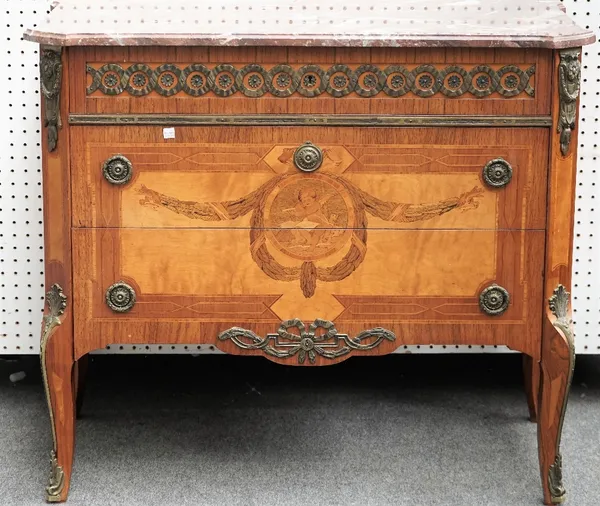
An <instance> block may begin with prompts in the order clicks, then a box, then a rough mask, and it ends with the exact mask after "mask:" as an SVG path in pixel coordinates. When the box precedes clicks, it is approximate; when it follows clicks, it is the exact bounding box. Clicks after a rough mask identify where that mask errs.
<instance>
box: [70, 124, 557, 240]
mask: <svg viewBox="0 0 600 506" xmlns="http://www.w3.org/2000/svg"><path fill="white" fill-rule="evenodd" d="M71 134H72V147H73V149H72V153H73V155H72V162H73V167H74V170H73V171H72V174H73V176H72V177H73V186H72V188H73V223H74V226H76V227H131V228H156V227H158V228H162V227H169V228H219V229H221V228H254V229H261V228H272V229H281V230H287V229H304V230H305V232H304V233H303V234H304V235H305V236H307V237H308V236H309V235H311V234H310V233H309V230H317V229H344V230H348V229H357V228H358V229H364V228H369V229H453V230H454V229H469V230H470V229H485V230H489V229H531V230H535V229H542V228H544V224H545V214H546V176H547V174H546V173H547V155H545V153H547V151H548V135H549V132H548V130H547V129H543V128H529V129H525V128H514V129H508V128H505V129H499V128H487V129H482V128H385V129H384V128H375V127H362V128H361V127H347V128H326V127H285V128H270V127H264V126H263V127H260V126H256V127H210V128H209V127H176V128H175V138H174V139H165V138H164V135H163V129H162V128H161V127H158V126H156V127H154V126H146V127H139V128H135V127H124V126H122V127H113V128H105V127H72V128H71ZM305 141H310V142H311V143H312V144H313V146H310V145H308V146H305V145H304V143H305ZM313 155H315V156H317V157H318V158H319V160H320V166H318V167H316V170H314V171H312V172H311V171H310V169H312V168H315V167H308V171H307V166H303V163H304V162H302V160H301V158H302V157H303V156H309V158H310V157H311V156H313ZM298 157H300V158H298ZM310 163H312V162H311V161H310V160H309V164H310ZM280 235H281V236H289V235H290V234H289V233H284V232H281V234H280ZM321 235H322V233H321V232H317V233H313V234H312V238H311V239H310V240H315V241H318V238H317V236H321ZM347 235H348V237H349V234H347ZM297 236H298V234H296V233H294V236H293V237H291V238H290V237H288V239H281V240H282V241H284V242H286V241H288V242H289V241H292V242H293V241H294V240H295V239H294V237H297ZM298 237H299V236H298ZM348 237H347V238H348ZM271 240H276V238H275V237H271ZM298 240H300V239H298ZM307 240H309V239H307Z"/></svg>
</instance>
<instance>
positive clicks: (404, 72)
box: [86, 63, 536, 98]
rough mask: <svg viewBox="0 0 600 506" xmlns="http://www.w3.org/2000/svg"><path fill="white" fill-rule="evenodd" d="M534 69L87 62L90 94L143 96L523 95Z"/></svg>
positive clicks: (531, 88)
mask: <svg viewBox="0 0 600 506" xmlns="http://www.w3.org/2000/svg"><path fill="white" fill-rule="evenodd" d="M535 69H536V68H535V65H532V66H531V67H528V68H521V67H519V66H517V65H505V66H503V67H501V68H499V69H494V68H492V67H491V66H489V65H478V66H476V67H472V68H468V67H463V66H460V65H451V66H447V67H436V66H435V65H420V66H418V67H416V68H414V69H412V70H409V69H407V68H406V67H404V66H402V65H390V66H387V67H386V68H379V67H377V66H376V65H370V64H368V65H361V66H359V67H357V68H351V67H349V66H348V65H344V64H336V65H333V66H331V67H321V66H319V65H304V66H302V67H300V68H297V69H296V68H293V67H291V66H290V65H286V64H279V65H274V66H272V67H265V66H263V65H259V64H256V63H252V64H249V65H245V66H244V67H242V68H240V69H238V68H236V67H235V66H234V65H230V64H220V65H216V66H215V67H213V68H209V67H208V66H206V65H203V64H200V63H194V64H191V65H187V66H178V65H175V64H171V63H165V64H163V65H160V66H159V67H156V68H152V67H150V66H149V65H146V64H144V63H136V64H133V65H130V66H126V67H125V66H121V65H119V64H116V63H106V64H104V65H102V66H101V67H99V68H95V67H93V66H92V65H89V64H88V65H87V66H86V70H87V73H88V74H90V75H91V77H92V82H91V83H90V85H89V86H88V88H87V93H88V94H91V93H94V92H95V91H97V90H99V91H100V92H102V93H103V94H105V95H119V94H121V93H123V92H125V93H128V94H129V95H133V96H143V95H147V94H149V93H151V92H152V91H155V92H156V93H158V94H160V95H162V96H166V97H168V96H171V95H175V94H177V93H180V92H183V93H185V94H187V95H190V96H193V97H198V96H201V95H204V94H206V93H208V92H210V91H212V92H213V93H215V94H216V95H218V96H221V97H229V96H231V95H234V94H236V93H240V94H242V95H245V96H247V97H251V98H258V97H262V96H263V95H265V94H269V95H272V96H275V97H289V96H291V95H293V94H295V93H298V94H299V95H302V96H303V97H308V98H310V97H316V96H319V95H321V94H323V93H326V94H328V95H330V96H332V97H336V98H337V97H344V96H346V95H349V94H351V93H356V94H357V95H360V96H362V97H373V96H376V95H380V94H385V95H387V96H389V97H401V96H403V95H406V94H408V93H412V94H414V95H417V96H419V97H424V98H427V97H432V96H435V95H443V96H446V97H449V98H454V97H460V96H462V95H465V94H468V95H471V96H474V97H477V98H485V97H488V96H490V95H492V94H493V93H498V94H500V95H501V96H503V97H505V98H510V97H515V96H517V95H521V94H525V95H528V96H531V97H533V96H535V90H534V86H533V82H532V81H533V80H532V79H531V77H532V76H533V75H534V74H535Z"/></svg>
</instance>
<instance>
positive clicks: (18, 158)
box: [0, 0, 600, 355]
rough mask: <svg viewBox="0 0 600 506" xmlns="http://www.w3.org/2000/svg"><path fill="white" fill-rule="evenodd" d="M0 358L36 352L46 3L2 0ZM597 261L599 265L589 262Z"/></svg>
mask: <svg viewBox="0 0 600 506" xmlns="http://www.w3.org/2000/svg"><path fill="white" fill-rule="evenodd" d="M0 3H1V4H2V6H1V10H0V22H1V26H2V29H3V33H2V34H1V35H0V37H1V39H0V40H2V43H1V44H0V70H2V72H1V74H2V76H1V77H0V118H2V121H1V122H0V124H1V125H2V126H1V135H0V307H1V312H0V355H1V354H4V355H6V354H36V353H39V338H40V325H41V318H42V312H43V304H44V247H43V223H42V219H43V218H42V182H41V177H42V171H41V146H40V92H39V77H38V74H39V71H38V58H39V55H38V46H37V45H36V44H33V43H31V42H25V41H23V40H22V38H21V34H22V33H23V31H24V29H26V28H30V27H33V26H35V24H36V22H37V21H38V20H40V19H42V17H43V16H45V15H46V12H47V11H48V7H49V5H50V4H51V2H50V1H47V0H0ZM563 3H564V4H565V6H566V7H567V10H568V12H569V14H570V15H571V16H573V18H574V19H575V20H576V21H577V22H578V23H579V24H580V25H581V26H585V27H587V28H590V29H592V30H595V31H596V33H597V34H598V35H599V36H600V1H598V0H564V1H563ZM599 109H600V43H596V44H595V45H593V46H588V47H587V48H585V50H584V56H583V82H582V110H581V115H580V130H579V143H580V145H579V152H580V159H579V165H578V182H577V197H576V215H575V220H576V223H575V250H574V255H575V258H574V268H573V269H574V270H573V317H574V321H575V332H576V344H577V352H578V353H587V354H600V231H599V230H598V227H597V225H596V223H599V224H600V209H598V208H597V206H596V198H595V194H596V191H597V187H598V185H597V183H598V171H597V158H598V155H599V154H600V150H599V148H598V143H599V141H600V136H599V134H598V129H599V126H600V125H599V121H598V118H599V115H600V110H599ZM596 259H598V261H595V260H596ZM398 351H399V352H400V353H406V352H416V353H419V352H421V353H423V352H442V353H447V352H461V353H465V352H499V351H506V349H505V348H503V347H498V348H496V347H493V346H490V347H483V346H473V347H470V346H407V347H406V346H405V347H402V348H400V349H399V350H398ZM102 352H104V353H191V354H195V353H219V352H218V351H217V350H215V349H214V348H213V347H212V346H183V345H180V346H171V345H163V346H158V345H154V346H139V345H138V346H131V345H126V344H123V345H122V346H111V347H109V349H107V350H102Z"/></svg>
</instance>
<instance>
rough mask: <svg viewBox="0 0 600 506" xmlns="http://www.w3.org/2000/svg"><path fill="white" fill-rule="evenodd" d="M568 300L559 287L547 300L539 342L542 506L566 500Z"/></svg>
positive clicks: (571, 360)
mask: <svg viewBox="0 0 600 506" xmlns="http://www.w3.org/2000/svg"><path fill="white" fill-rule="evenodd" d="M568 299H569V293H568V292H567V291H566V290H565V288H564V286H562V285H559V286H558V288H557V289H556V290H554V295H553V296H552V298H551V299H550V311H551V314H548V315H547V316H548V318H545V321H544V335H543V340H542V361H541V391H540V399H539V416H538V448H539V457H540V472H541V476H542V486H543V488H544V504H548V505H551V504H560V503H562V502H563V501H564V500H565V498H566V491H565V488H564V485H563V481H562V457H561V454H560V440H561V434H562V428H563V422H564V417H565V411H566V408H567V399H568V395H569V390H570V387H571V381H572V378H573V369H574V366H575V346H574V342H573V332H572V329H571V320H570V318H569V317H568V316H567V305H568Z"/></svg>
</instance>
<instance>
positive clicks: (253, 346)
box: [219, 318, 396, 364]
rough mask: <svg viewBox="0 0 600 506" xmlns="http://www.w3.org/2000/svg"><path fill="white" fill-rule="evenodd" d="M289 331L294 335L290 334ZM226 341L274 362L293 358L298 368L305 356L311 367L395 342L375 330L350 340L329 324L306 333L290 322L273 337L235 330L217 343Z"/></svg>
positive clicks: (392, 336)
mask: <svg viewBox="0 0 600 506" xmlns="http://www.w3.org/2000/svg"><path fill="white" fill-rule="evenodd" d="M293 329H296V331H297V332H291V330H293ZM228 339H230V340H231V341H232V342H233V343H234V344H235V345H236V346H238V347H239V348H242V349H244V350H262V351H263V352H264V353H265V354H267V355H269V356H271V357H276V358H291V357H294V356H297V357H298V364H304V363H305V361H306V357H307V356H308V360H309V361H310V363H311V364H314V363H315V362H316V359H317V356H320V357H323V358H326V359H330V360H333V359H336V358H339V357H343V356H344V355H348V354H350V353H351V352H353V351H368V350H372V349H374V348H376V347H377V346H379V345H380V344H381V343H382V342H383V341H395V340H396V336H395V334H394V333H393V332H391V331H389V330H386V329H383V328H379V327H378V328H374V329H370V330H365V331H363V332H361V333H360V334H358V335H357V336H356V337H350V336H348V335H347V334H339V333H338V331H337V329H336V328H335V324H334V323H333V322H331V321H328V320H320V319H317V320H315V321H314V322H313V323H311V324H310V325H309V327H308V329H307V328H306V326H305V325H304V323H303V322H302V320H299V319H297V318H294V319H292V320H286V321H284V322H282V323H281V325H280V326H279V329H278V330H277V333H276V334H267V336H266V337H265V338H264V339H263V338H261V337H259V336H257V335H256V334H255V333H254V332H252V331H251V330H246V329H242V328H239V327H233V328H231V329H229V330H226V331H225V332H222V333H221V334H219V340H220V341H226V340H228Z"/></svg>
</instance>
